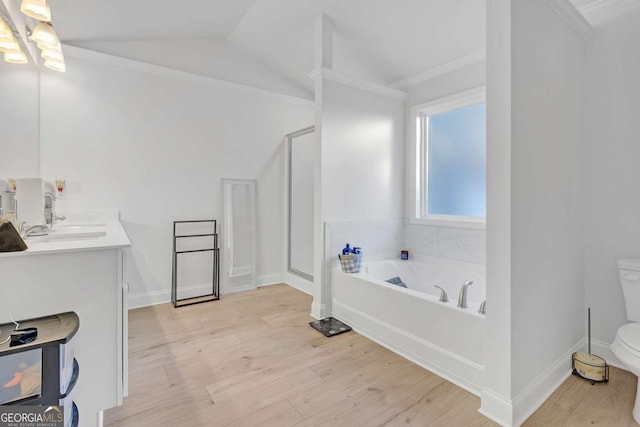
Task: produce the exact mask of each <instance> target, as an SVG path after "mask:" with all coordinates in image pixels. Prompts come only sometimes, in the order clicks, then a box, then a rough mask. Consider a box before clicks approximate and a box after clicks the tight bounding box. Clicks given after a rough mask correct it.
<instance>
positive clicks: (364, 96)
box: [322, 79, 404, 222]
mask: <svg viewBox="0 0 640 427" xmlns="http://www.w3.org/2000/svg"><path fill="white" fill-rule="evenodd" d="M322 91H323V93H322V97H323V98H322V220H323V222H326V221H339V220H351V219H358V220H367V219H383V218H400V217H402V214H403V209H402V207H403V203H404V197H403V188H404V187H403V180H404V102H403V101H401V100H398V99H393V98H391V97H387V96H384V95H379V94H376V93H372V92H369V91H366V90H364V89H359V88H356V87H352V86H347V85H345V84H341V83H337V82H333V81H330V80H326V79H325V80H324V81H323V84H322Z"/></svg>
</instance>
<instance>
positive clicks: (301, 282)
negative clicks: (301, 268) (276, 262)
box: [282, 272, 313, 295]
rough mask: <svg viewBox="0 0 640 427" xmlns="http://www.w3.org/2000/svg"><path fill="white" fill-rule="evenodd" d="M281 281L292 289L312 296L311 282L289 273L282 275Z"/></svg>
mask: <svg viewBox="0 0 640 427" xmlns="http://www.w3.org/2000/svg"><path fill="white" fill-rule="evenodd" d="M282 279H283V280H282V281H283V282H284V283H286V284H287V285H289V286H291V287H292V288H296V289H297V290H299V291H301V292H304V293H305V294H307V295H313V283H312V282H310V281H308V280H306V279H303V278H302V277H300V276H296V275H295V274H291V273H289V272H286V273H284V277H282Z"/></svg>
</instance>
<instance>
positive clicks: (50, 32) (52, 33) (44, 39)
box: [31, 21, 60, 49]
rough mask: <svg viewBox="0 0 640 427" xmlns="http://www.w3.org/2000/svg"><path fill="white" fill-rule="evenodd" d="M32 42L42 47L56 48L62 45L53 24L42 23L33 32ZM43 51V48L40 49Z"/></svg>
mask: <svg viewBox="0 0 640 427" xmlns="http://www.w3.org/2000/svg"><path fill="white" fill-rule="evenodd" d="M31 41H34V42H36V43H37V44H38V47H40V46H47V47H54V46H57V45H59V44H60V39H58V34H56V30H54V29H53V25H51V22H44V21H40V22H39V23H38V25H36V27H35V28H34V29H33V31H32V32H31ZM40 48H41V49H42V47H40Z"/></svg>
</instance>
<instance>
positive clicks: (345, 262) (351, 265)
mask: <svg viewBox="0 0 640 427" xmlns="http://www.w3.org/2000/svg"><path fill="white" fill-rule="evenodd" d="M338 258H339V259H340V267H341V268H342V271H343V272H345V273H359V272H360V267H361V265H362V250H361V249H360V248H359V247H356V246H354V247H350V246H349V243H347V245H346V246H345V247H344V249H342V254H341V255H338Z"/></svg>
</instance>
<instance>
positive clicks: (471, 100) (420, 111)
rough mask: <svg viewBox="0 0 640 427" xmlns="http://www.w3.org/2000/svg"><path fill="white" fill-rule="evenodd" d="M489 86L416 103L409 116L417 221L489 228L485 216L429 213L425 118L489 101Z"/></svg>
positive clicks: (413, 211) (414, 218)
mask: <svg viewBox="0 0 640 427" xmlns="http://www.w3.org/2000/svg"><path fill="white" fill-rule="evenodd" d="M486 98H487V96H486V86H479V87H476V88H473V89H469V90H466V91H463V92H459V93H456V94H453V95H449V96H446V97H443V98H438V99H435V100H433V101H429V102H426V103H422V104H418V105H414V106H413V107H411V114H410V115H409V128H410V132H409V135H411V148H410V150H409V153H410V155H411V162H410V164H411V165H412V171H411V172H412V173H411V174H410V178H411V179H410V182H411V185H410V189H411V195H412V197H410V200H411V215H410V221H411V222H412V223H415V224H425V225H438V226H445V227H446V226H448V227H460V228H476V229H485V228H486V217H474V216H462V215H434V214H428V213H427V212H428V210H427V209H428V205H427V204H428V200H429V194H428V188H429V186H428V171H427V167H428V148H429V147H428V141H427V132H426V131H427V129H426V126H425V123H426V120H424V117H427V116H431V115H435V114H439V113H444V112H447V111H452V110H456V109H459V108H464V107H468V106H471V105H476V104H481V103H483V102H484V103H486Z"/></svg>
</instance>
